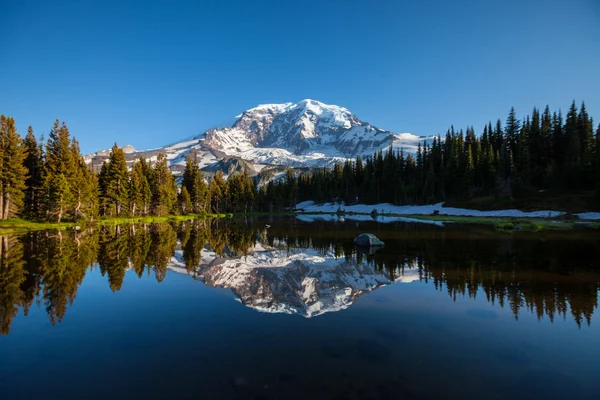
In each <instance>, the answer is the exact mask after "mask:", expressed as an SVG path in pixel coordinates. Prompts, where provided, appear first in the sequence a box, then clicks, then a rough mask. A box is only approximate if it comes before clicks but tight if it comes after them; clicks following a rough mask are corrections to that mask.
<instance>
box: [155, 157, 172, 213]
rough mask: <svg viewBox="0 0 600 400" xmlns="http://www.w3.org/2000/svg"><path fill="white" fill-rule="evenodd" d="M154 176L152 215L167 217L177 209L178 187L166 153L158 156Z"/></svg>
mask: <svg viewBox="0 0 600 400" xmlns="http://www.w3.org/2000/svg"><path fill="white" fill-rule="evenodd" d="M152 175H153V179H152V185H151V191H152V213H153V214H154V215H157V216H163V215H167V214H169V213H170V212H172V211H174V210H176V209H177V187H176V185H175V178H174V177H173V174H172V173H171V171H170V170H169V168H168V166H167V157H166V156H165V155H164V153H160V154H159V155H158V158H157V160H156V164H155V165H154V170H153V174H152Z"/></svg>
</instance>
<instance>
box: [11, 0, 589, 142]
mask: <svg viewBox="0 0 600 400" xmlns="http://www.w3.org/2000/svg"><path fill="white" fill-rule="evenodd" d="M121 3H123V4H121ZM125 3H126V4H125ZM0 14H2V16H3V18H2V20H3V21H2V24H0V49H2V57H1V59H2V61H0V78H1V81H2V84H1V89H0V113H4V114H6V115H11V116H14V117H15V118H16V120H17V126H18V128H19V130H20V132H21V133H22V134H25V133H26V129H27V126H28V125H30V124H31V125H33V127H34V130H35V131H36V133H37V134H40V133H42V132H44V133H45V134H47V133H48V132H49V130H50V128H51V126H52V123H53V121H54V120H55V119H56V118H59V119H60V120H64V121H66V122H67V125H68V126H69V128H70V131H71V133H72V134H73V135H75V136H76V137H77V138H78V139H79V141H80V143H81V148H82V151H83V152H86V153H87V152H92V151H96V150H100V149H103V148H107V147H110V146H111V145H112V143H113V142H115V141H117V142H118V143H119V144H122V145H124V144H133V145H134V146H135V147H136V148H140V149H143V148H151V147H157V146H160V145H163V144H167V143H171V142H173V141H176V140H178V139H182V138H186V137H189V136H192V135H194V134H198V133H200V132H202V131H203V130H205V129H206V128H209V127H211V126H214V125H218V124H221V123H223V122H225V121H228V120H229V119H230V118H232V117H233V116H235V115H236V114H238V113H239V112H241V111H243V110H245V109H247V108H251V107H253V106H256V105H258V104H263V103H278V102H286V101H298V100H302V99H304V98H312V99H317V100H320V101H322V102H325V103H329V104H337V105H341V106H344V107H347V108H348V109H350V110H351V111H352V112H353V113H355V114H356V115H357V116H358V117H359V118H361V119H362V120H364V121H368V122H370V123H372V124H374V125H376V126H378V127H380V128H384V129H389V130H392V131H395V132H412V133H415V134H418V135H428V134H436V133H442V134H443V133H444V132H445V130H446V129H447V128H448V127H449V126H450V125H451V124H454V125H455V126H459V127H464V126H466V125H471V124H472V125H474V126H475V128H476V129H477V130H479V128H480V127H482V126H483V124H484V123H486V122H487V121H488V120H490V119H492V120H495V119H496V118H498V117H500V118H502V119H503V120H504V119H505V118H506V114H507V113H508V110H509V109H510V107H511V106H515V108H516V110H517V113H518V114H519V115H520V116H523V115H525V114H526V113H528V112H530V111H531V108H532V107H533V106H540V107H543V106H545V105H546V104H549V105H550V106H551V107H552V108H559V107H560V108H562V109H563V110H565V109H566V108H567V107H568V106H569V104H570V102H571V101H572V100H573V99H576V100H577V101H578V102H579V101H581V100H585V102H586V104H587V106H588V110H589V111H590V113H591V114H592V116H596V120H597V122H600V72H598V71H600V2H599V1H597V0H563V1H559V0H502V1H500V0H489V1H476V0H472V1H468V0H453V1H445V0H438V1H435V0H424V1H419V2H416V1H410V2H408V1H406V2H404V1H392V0H389V1H374V0H371V1H351V0H349V1H334V0H323V1H309V0H306V1H283V0H280V1H259V0H256V1H249V0H248V1H245V0H244V1H225V0H222V1H216V0H205V1H193V2H192V1H190V2H180V1H175V0H171V1H165V2H156V1H129V2H125V1H122V2H121V1H111V0H108V1H103V2H95V1H58V0H57V1H52V2H48V1H27V0H19V1H16V0H15V1H11V0H4V1H2V2H1V3H0Z"/></svg>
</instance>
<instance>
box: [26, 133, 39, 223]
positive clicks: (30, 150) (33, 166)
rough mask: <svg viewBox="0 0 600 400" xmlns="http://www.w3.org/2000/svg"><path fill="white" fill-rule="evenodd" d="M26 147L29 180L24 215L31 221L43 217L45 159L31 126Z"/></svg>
mask: <svg viewBox="0 0 600 400" xmlns="http://www.w3.org/2000/svg"><path fill="white" fill-rule="evenodd" d="M23 146H24V147H25V167H26V168H27V180H26V181H25V186H26V187H27V188H26V189H25V199H24V215H25V216H26V217H27V218H30V219H38V218H40V217H42V215H43V214H42V200H43V198H42V188H43V184H44V176H43V172H44V159H43V154H42V149H41V147H40V145H39V144H38V141H37V139H36V137H35V135H34V134H33V128H32V127H31V126H30V127H29V129H28V131H27V136H25V139H24V140H23Z"/></svg>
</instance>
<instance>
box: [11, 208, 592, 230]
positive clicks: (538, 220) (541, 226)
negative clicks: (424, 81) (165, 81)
mask: <svg viewBox="0 0 600 400" xmlns="http://www.w3.org/2000/svg"><path fill="white" fill-rule="evenodd" d="M308 203H310V204H308ZM298 206H299V207H298V208H297V209H296V210H295V211H283V212H249V213H223V214H190V215H169V216H164V217H153V216H146V217H124V218H107V219H97V220H94V221H92V222H87V221H79V222H71V221H68V222H60V223H56V222H39V221H29V220H24V219H9V220H4V221H0V235H10V234H24V233H27V232H33V231H40V230H50V229H59V230H65V229H69V228H74V229H80V227H87V226H116V225H120V224H135V223H160V222H182V221H189V220H193V219H216V218H232V217H236V216H238V217H240V216H246V217H251V216H268V215H277V216H281V215H295V216H297V217H299V219H300V220H303V221H305V222H311V221H315V220H326V221H334V220H335V221H339V220H344V219H349V220H356V221H376V222H382V223H386V222H407V223H427V224H433V225H438V226H444V224H446V223H460V224H473V225H493V226H494V227H495V228H496V229H498V230H504V231H508V230H515V231H518V230H525V231H540V230H570V229H575V228H588V229H600V213H593V212H592V213H579V214H568V213H566V212H562V211H534V212H527V213H524V212H521V211H519V210H497V211H479V210H471V209H457V208H453V207H448V208H445V207H443V206H441V204H434V205H427V206H394V205H390V204H375V205H364V204H359V205H354V206H347V207H344V206H343V205H340V204H338V203H334V204H332V203H325V204H315V203H313V202H303V203H299V204H298ZM300 206H302V207H303V208H301V207H300ZM382 206H383V207H382ZM342 207H343V208H342ZM307 208H308V209H307ZM334 208H336V210H335V211H333V209H334ZM348 208H350V210H348ZM357 208H358V210H357V211H353V209H357ZM368 208H370V209H371V210H375V209H380V210H381V211H382V212H377V213H373V212H367V211H362V210H365V209H368ZM386 208H387V210H388V211H390V212H386ZM403 209H404V210H407V211H413V212H408V213H405V212H393V211H396V210H403ZM433 209H435V210H438V211H439V213H438V214H435V215H434V214H433ZM415 210H417V211H418V212H416V213H415V212H414V211H415ZM428 210H431V213H430V214H426V213H425V212H427V211H428ZM447 210H450V211H451V213H450V214H449V213H446V212H445V211H447ZM457 210H459V211H457ZM549 213H550V214H549ZM463 214H465V215H463ZM469 214H471V215H469ZM477 214H484V215H477ZM486 214H487V215H486ZM307 217H308V218H307ZM354 217H358V218H354Z"/></svg>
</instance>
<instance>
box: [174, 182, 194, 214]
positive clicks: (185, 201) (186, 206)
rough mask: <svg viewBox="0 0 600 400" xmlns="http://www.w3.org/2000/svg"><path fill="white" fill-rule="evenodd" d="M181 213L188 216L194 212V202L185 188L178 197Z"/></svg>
mask: <svg viewBox="0 0 600 400" xmlns="http://www.w3.org/2000/svg"><path fill="white" fill-rule="evenodd" d="M177 201H178V203H179V211H180V212H181V214H182V215H185V214H188V213H189V212H190V211H191V210H192V200H191V198H190V194H189V192H188V191H187V188H186V187H185V186H183V187H182V188H181V192H180V193H179V195H178V200H177Z"/></svg>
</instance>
